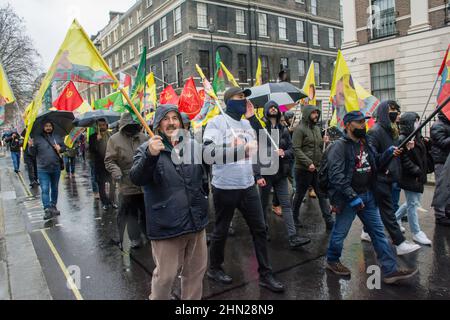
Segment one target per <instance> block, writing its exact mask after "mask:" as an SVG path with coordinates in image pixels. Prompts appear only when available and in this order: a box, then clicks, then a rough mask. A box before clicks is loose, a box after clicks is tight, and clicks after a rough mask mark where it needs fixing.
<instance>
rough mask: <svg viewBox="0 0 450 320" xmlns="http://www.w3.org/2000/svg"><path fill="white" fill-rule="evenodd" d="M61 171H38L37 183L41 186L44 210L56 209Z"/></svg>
mask: <svg viewBox="0 0 450 320" xmlns="http://www.w3.org/2000/svg"><path fill="white" fill-rule="evenodd" d="M60 175H61V171H60V170H57V171H51V172H48V171H40V170H38V178H39V183H40V185H41V198H42V204H43V206H44V209H47V208H50V207H56V204H57V202H58V185H59V177H60Z"/></svg>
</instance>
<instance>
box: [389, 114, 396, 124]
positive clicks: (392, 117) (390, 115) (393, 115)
mask: <svg viewBox="0 0 450 320" xmlns="http://www.w3.org/2000/svg"><path fill="white" fill-rule="evenodd" d="M397 117H398V112H397V111H393V112H389V120H391V122H392V123H395V122H396V121H397Z"/></svg>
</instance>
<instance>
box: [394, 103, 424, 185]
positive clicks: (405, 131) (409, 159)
mask: <svg viewBox="0 0 450 320" xmlns="http://www.w3.org/2000/svg"><path fill="white" fill-rule="evenodd" d="M418 118H420V117H419V115H418V114H417V113H415V112H405V113H404V114H402V117H401V118H400V138H399V142H400V143H401V142H402V141H403V140H405V139H406V138H407V137H408V136H409V135H410V134H411V133H412V132H413V131H414V123H415V122H416V119H418ZM414 142H415V146H414V148H413V149H411V150H405V151H404V152H403V153H402V155H401V157H400V160H401V164H402V175H401V177H400V180H399V186H400V188H402V189H404V190H408V191H412V192H418V193H423V190H424V184H425V183H426V182H427V173H428V164H427V152H428V151H427V147H426V144H425V142H424V140H423V138H422V136H421V135H420V133H418V134H417V136H416V137H415V139H414Z"/></svg>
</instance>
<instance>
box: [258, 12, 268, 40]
mask: <svg viewBox="0 0 450 320" xmlns="http://www.w3.org/2000/svg"><path fill="white" fill-rule="evenodd" d="M258 22H259V27H258V31H259V36H260V37H267V14H265V13H258Z"/></svg>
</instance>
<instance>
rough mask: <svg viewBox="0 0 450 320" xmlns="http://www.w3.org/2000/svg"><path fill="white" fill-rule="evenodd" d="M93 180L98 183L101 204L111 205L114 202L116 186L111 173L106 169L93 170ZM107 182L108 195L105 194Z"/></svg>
mask: <svg viewBox="0 0 450 320" xmlns="http://www.w3.org/2000/svg"><path fill="white" fill-rule="evenodd" d="M95 180H96V181H97V184H98V193H99V195H100V201H101V202H102V204H103V205H107V206H109V205H112V204H113V203H114V199H115V194H116V187H115V183H113V181H112V178H111V175H110V174H109V173H108V172H107V171H106V170H97V169H96V170H95ZM107 182H108V183H109V196H108V195H107V194H106V183H107Z"/></svg>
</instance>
